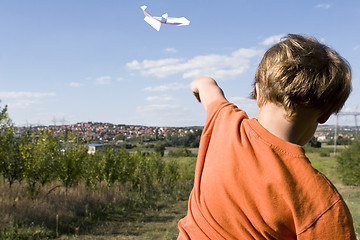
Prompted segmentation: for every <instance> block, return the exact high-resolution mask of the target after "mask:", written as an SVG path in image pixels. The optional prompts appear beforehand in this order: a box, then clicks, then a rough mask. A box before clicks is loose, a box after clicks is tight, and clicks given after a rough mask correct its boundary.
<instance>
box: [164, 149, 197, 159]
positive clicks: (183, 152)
mask: <svg viewBox="0 0 360 240" xmlns="http://www.w3.org/2000/svg"><path fill="white" fill-rule="evenodd" d="M168 156H169V157H192V156H194V154H192V153H191V151H190V150H189V149H187V148H177V149H175V150H173V151H169V153H168Z"/></svg>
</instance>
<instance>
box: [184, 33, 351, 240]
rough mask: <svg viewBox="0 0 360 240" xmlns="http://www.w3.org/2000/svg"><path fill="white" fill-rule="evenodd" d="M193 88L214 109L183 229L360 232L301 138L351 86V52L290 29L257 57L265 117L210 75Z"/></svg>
mask: <svg viewBox="0 0 360 240" xmlns="http://www.w3.org/2000/svg"><path fill="white" fill-rule="evenodd" d="M191 90H192V91H193V93H194V94H195V96H196V97H197V99H198V100H199V101H200V102H201V103H202V104H203V106H204V108H205V110H206V113H207V117H206V123H205V127H204V130H203V134H202V138H201V141H200V147H199V153H198V160H197V165H196V170H195V181H194V188H193V190H192V192H191V195H190V198H189V204H188V213H187V216H186V217H185V218H184V219H182V220H180V222H179V230H180V232H179V236H178V239H201V240H202V239H242V240H246V239H286V240H289V239H327V240H329V239H341V240H344V239H356V236H355V232H354V228H353V222H352V218H351V215H350V212H349V210H348V208H347V206H346V204H345V202H344V201H343V199H342V197H341V196H340V194H339V193H338V192H337V190H336V189H335V187H334V186H333V185H332V184H331V183H330V182H329V180H327V179H326V178H325V177H324V176H323V175H322V174H320V173H319V172H318V171H316V170H315V169H314V168H312V166H311V164H310V162H309V160H308V159H307V157H306V156H305V152H304V150H303V148H302V147H301V146H303V145H304V144H306V143H307V142H308V141H309V140H310V138H311V137H312V136H313V134H314V132H315V130H316V127H317V125H318V124H319V123H324V122H326V121H327V119H328V118H329V116H330V115H331V114H332V113H334V112H335V113H336V112H338V111H340V109H341V108H342V106H343V105H344V103H345V101H346V99H347V97H348V96H349V94H350V91H351V71H350V66H349V65H348V63H347V62H346V60H344V59H343V58H342V57H341V56H339V55H338V54H337V53H336V52H335V51H333V50H331V49H329V48H328V47H327V46H325V45H323V44H320V43H319V42H318V41H317V40H315V39H313V38H309V37H305V36H300V35H288V36H287V38H286V39H285V40H284V41H282V42H280V43H278V44H276V45H275V46H273V47H272V48H270V49H269V50H268V51H267V52H266V53H265V55H264V57H263V59H262V60H261V62H260V64H259V66H258V69H257V72H256V75H255V83H254V92H253V97H254V98H255V99H256V101H257V105H258V106H259V114H258V118H257V119H248V117H247V115H246V113H245V112H244V111H242V110H239V109H238V108H237V107H236V106H234V105H233V104H231V103H229V102H228V101H227V100H226V99H225V97H224V94H223V92H222V90H221V89H220V88H219V87H218V85H217V84H216V82H215V81H214V80H213V79H211V78H207V77H203V78H198V79H196V80H195V81H194V82H193V83H192V84H191Z"/></svg>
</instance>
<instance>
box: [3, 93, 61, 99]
mask: <svg viewBox="0 0 360 240" xmlns="http://www.w3.org/2000/svg"><path fill="white" fill-rule="evenodd" d="M55 95H56V93H54V92H0V98H43V97H53V96H55Z"/></svg>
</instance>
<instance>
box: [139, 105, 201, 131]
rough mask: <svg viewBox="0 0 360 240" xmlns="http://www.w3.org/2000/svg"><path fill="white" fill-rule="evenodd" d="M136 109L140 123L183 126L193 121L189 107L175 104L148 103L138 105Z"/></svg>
mask: <svg viewBox="0 0 360 240" xmlns="http://www.w3.org/2000/svg"><path fill="white" fill-rule="evenodd" d="M136 111H137V115H138V117H139V118H141V120H140V119H139V120H140V122H141V124H144V125H148V126H149V125H153V126H184V123H185V125H186V124H188V125H190V124H193V122H194V119H193V118H191V117H190V111H189V109H187V108H186V107H182V106H180V105H176V104H149V105H144V106H138V107H137V108H136Z"/></svg>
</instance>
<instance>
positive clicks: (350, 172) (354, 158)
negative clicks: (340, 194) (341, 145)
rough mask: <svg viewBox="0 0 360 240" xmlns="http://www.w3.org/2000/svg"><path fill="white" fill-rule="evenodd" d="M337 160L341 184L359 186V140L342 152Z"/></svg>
mask: <svg viewBox="0 0 360 240" xmlns="http://www.w3.org/2000/svg"><path fill="white" fill-rule="evenodd" d="M337 160H338V163H339V172H340V174H341V177H342V181H343V183H344V184H347V185H354V186H360V138H358V139H357V140H355V141H353V142H352V144H351V145H350V146H349V147H347V148H346V149H345V150H343V151H342V152H341V153H340V155H339V156H338V157H337Z"/></svg>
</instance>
